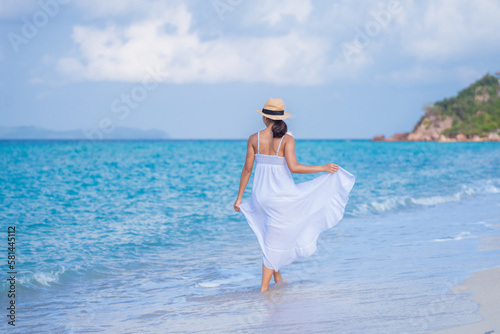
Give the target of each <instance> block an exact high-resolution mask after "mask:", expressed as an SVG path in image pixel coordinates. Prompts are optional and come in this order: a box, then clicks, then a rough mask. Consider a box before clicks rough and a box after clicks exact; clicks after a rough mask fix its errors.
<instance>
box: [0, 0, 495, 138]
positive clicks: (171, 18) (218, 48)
mask: <svg viewBox="0 0 500 334" xmlns="http://www.w3.org/2000/svg"><path fill="white" fill-rule="evenodd" d="M499 17H500V2H498V1H497V0H478V1H474V2H472V1H465V0H441V1H439V0H434V1H431V0H422V1H404V0H401V1H361V0H340V1H314V0H286V1H285V0H253V1H249V0H220V1H217V0H216V1H212V0H211V1H206V0H205V1H201V0H199V1H198V0H187V1H176V0H170V1H158V0H142V1H132V0H106V1H102V0H85V1H83V0H81V1H78V0H72V1H71V0H40V1H31V0H23V1H19V0H1V2H0V22H1V23H0V33H1V36H2V39H1V42H0V100H1V106H0V116H1V123H0V125H3V126H19V125H36V126H41V127H45V128H48V129H54V130H72V129H79V128H82V129H86V130H87V131H89V132H90V133H91V132H92V131H103V132H104V131H108V133H109V131H112V126H131V127H138V128H141V129H150V128H155V129H161V130H164V131H166V132H167V133H168V134H169V135H170V136H171V137H173V138H181V139H184V138H186V139H187V138H246V137H248V136H249V135H250V134H251V133H254V132H256V131H258V130H259V129H261V128H262V127H263V123H262V121H261V117H260V116H259V115H258V114H257V113H256V112H255V110H256V109H258V108H262V106H263V104H264V103H265V101H266V100H267V99H268V98H269V97H280V98H282V99H283V100H284V101H285V104H286V110H287V111H288V112H290V113H292V114H293V116H292V117H291V118H289V119H288V120H287V124H288V125H289V129H290V130H291V131H292V132H293V133H294V135H295V136H296V138H371V137H373V136H375V135H377V134H384V135H386V136H390V135H392V134H394V133H395V132H405V131H410V130H411V129H412V127H413V125H414V124H415V122H416V121H418V119H419V118H420V116H421V115H422V114H423V109H422V107H423V106H424V105H425V104H427V103H431V102H434V101H436V100H440V99H442V98H444V97H450V96H452V95H455V94H456V93H457V92H458V91H459V90H461V89H462V88H464V87H466V86H467V85H469V84H470V83H472V82H474V81H475V80H477V79H479V78H480V77H482V76H483V75H484V74H486V73H487V72H489V73H495V72H496V71H498V70H500V57H499V55H500V43H498V42H499V41H500V19H499Z"/></svg>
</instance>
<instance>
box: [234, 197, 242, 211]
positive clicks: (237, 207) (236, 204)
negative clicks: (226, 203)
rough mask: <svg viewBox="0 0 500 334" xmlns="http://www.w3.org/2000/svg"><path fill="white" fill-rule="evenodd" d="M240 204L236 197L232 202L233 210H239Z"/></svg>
mask: <svg viewBox="0 0 500 334" xmlns="http://www.w3.org/2000/svg"><path fill="white" fill-rule="evenodd" d="M240 204H241V199H236V202H234V204H233V207H234V210H236V211H238V212H240Z"/></svg>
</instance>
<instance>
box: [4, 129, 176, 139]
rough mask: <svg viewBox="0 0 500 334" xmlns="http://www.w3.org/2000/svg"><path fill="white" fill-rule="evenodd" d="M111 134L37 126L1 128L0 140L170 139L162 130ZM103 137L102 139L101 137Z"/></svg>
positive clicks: (114, 132)
mask: <svg viewBox="0 0 500 334" xmlns="http://www.w3.org/2000/svg"><path fill="white" fill-rule="evenodd" d="M108 132H109V133H103V132H102V131H99V132H97V131H94V132H88V135H86V133H87V131H85V130H84V129H79V130H67V131H56V130H48V129H44V128H41V127H37V126H16V127H5V126H0V140H2V139H3V140H6V139H10V140H12V139H73V140H76V139H80V140H93V141H95V140H120V139H121V140H127V139H149V140H152V139H169V138H170V136H169V135H168V134H167V133H166V132H164V131H162V130H156V129H151V130H142V129H136V128H129V127H125V126H120V127H115V128H114V129H112V130H111V131H108ZM101 136H102V137H101Z"/></svg>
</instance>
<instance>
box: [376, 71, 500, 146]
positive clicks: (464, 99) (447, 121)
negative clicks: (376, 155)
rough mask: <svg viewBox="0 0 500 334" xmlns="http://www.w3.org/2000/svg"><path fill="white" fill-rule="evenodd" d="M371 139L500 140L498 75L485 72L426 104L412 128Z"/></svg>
mask: <svg viewBox="0 0 500 334" xmlns="http://www.w3.org/2000/svg"><path fill="white" fill-rule="evenodd" d="M372 141H440V142H456V141H500V79H497V78H495V77H494V76H492V75H490V74H487V75H486V76H484V77H483V78H482V79H480V80H478V81H477V82H475V83H473V84H472V85H470V86H469V87H468V88H466V89H464V90H462V91H460V92H459V93H458V95H457V96H456V97H452V98H450V99H444V100H442V101H439V102H436V103H434V104H433V105H431V106H428V107H426V108H425V114H424V115H423V116H422V117H421V118H420V120H419V121H418V122H417V124H415V126H414V127H413V130H412V131H411V132H405V133H396V134H394V135H392V136H391V137H388V138H386V137H385V136H384V135H378V136H375V137H374V138H373V139H372Z"/></svg>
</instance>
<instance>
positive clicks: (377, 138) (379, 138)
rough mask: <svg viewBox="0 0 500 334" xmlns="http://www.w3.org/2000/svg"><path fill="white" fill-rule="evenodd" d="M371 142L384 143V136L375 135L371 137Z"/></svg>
mask: <svg viewBox="0 0 500 334" xmlns="http://www.w3.org/2000/svg"><path fill="white" fill-rule="evenodd" d="M372 141H385V136H384V135H377V136H375V137H373V139H372Z"/></svg>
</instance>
